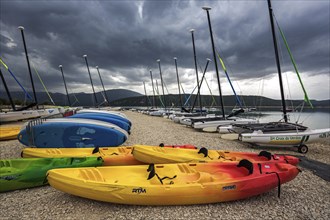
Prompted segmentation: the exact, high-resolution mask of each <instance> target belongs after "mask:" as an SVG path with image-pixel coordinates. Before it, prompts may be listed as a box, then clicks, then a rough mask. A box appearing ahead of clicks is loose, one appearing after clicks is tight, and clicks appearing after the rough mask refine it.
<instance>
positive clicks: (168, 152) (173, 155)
mask: <svg viewBox="0 0 330 220" xmlns="http://www.w3.org/2000/svg"><path fill="white" fill-rule="evenodd" d="M132 154H133V156H134V158H135V159H137V160H139V161H141V162H144V163H155V164H162V163H190V162H220V161H223V162H224V161H239V160H242V159H247V160H250V161H253V162H266V161H267V162H276V163H277V162H282V163H290V164H292V165H297V164H298V163H299V159H298V158H296V157H294V156H287V155H272V154H271V153H269V152H267V151H261V152H260V153H259V154H257V153H250V152H235V151H220V150H208V149H206V148H201V149H195V150H194V149H190V150H187V149H179V148H159V147H144V146H143V145H135V146H134V149H133V152H132Z"/></svg>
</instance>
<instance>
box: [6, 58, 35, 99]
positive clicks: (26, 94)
mask: <svg viewBox="0 0 330 220" xmlns="http://www.w3.org/2000/svg"><path fill="white" fill-rule="evenodd" d="M0 63H1V64H2V65H3V66H4V67H5V68H6V69H7V70H8V72H9V73H10V75H11V76H12V77H13V78H14V79H15V81H16V82H17V84H18V85H19V86H20V87H21V89H22V90H23V91H24V93H25V96H24V97H25V99H26V97H28V98H29V99H30V100H32V101H34V99H33V98H32V97H31V96H30V94H29V93H28V92H27V91H26V90H25V89H24V87H23V86H22V84H21V83H20V82H19V81H18V79H17V78H16V76H15V75H14V73H13V72H12V71H11V70H10V69H9V67H8V66H7V65H6V64H5V63H4V62H3V60H2V59H1V58H0Z"/></svg>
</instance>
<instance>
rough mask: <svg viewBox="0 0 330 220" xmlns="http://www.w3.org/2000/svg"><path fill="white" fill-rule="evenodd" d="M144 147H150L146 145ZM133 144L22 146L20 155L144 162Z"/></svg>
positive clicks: (107, 162) (114, 162)
mask: <svg viewBox="0 0 330 220" xmlns="http://www.w3.org/2000/svg"><path fill="white" fill-rule="evenodd" d="M160 145H161V146H162V147H170V148H178V147H182V148H193V147H194V149H195V148H196V147H195V146H193V145H164V144H160ZM144 146H145V147H152V146H146V145H144ZM133 147H134V146H126V147H96V148H24V149H23V151H22V153H21V156H22V157H24V158H29V157H41V158H57V157H90V156H94V157H95V156H97V157H102V158H103V160H104V163H103V165H104V166H119V165H139V164H145V163H143V162H140V161H138V160H136V159H135V158H134V157H133V154H132V150H133Z"/></svg>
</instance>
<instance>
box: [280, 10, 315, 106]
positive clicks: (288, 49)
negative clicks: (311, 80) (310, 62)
mask: <svg viewBox="0 0 330 220" xmlns="http://www.w3.org/2000/svg"><path fill="white" fill-rule="evenodd" d="M274 18H275V22H276V24H277V27H278V29H279V31H280V34H281V36H282V39H283V41H284V44H285V47H286V49H287V51H288V53H289V56H290V59H291V62H292V65H293V67H294V69H295V71H296V74H297V77H298V79H299V82H300V85H301V87H302V89H303V91H304V95H305V96H304V100H305V102H307V103H308V104H309V105H310V106H311V108H313V105H312V103H311V101H310V100H309V98H308V95H307V92H306V90H305V87H304V84H303V82H302V80H301V78H300V74H299V71H298V68H297V65H296V62H295V60H294V58H293V55H292V53H291V50H290V47H289V44H288V42H287V41H286V38H285V36H284V33H283V31H282V29H281V28H280V25H279V24H278V22H277V19H276V17H275V15H274Z"/></svg>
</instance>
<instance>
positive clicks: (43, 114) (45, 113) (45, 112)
mask: <svg viewBox="0 0 330 220" xmlns="http://www.w3.org/2000/svg"><path fill="white" fill-rule="evenodd" d="M60 109H64V108H61V107H60V108H47V109H37V110H36V111H37V112H38V114H39V116H40V117H48V116H51V115H58V114H61V112H62V110H61V111H60Z"/></svg>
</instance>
